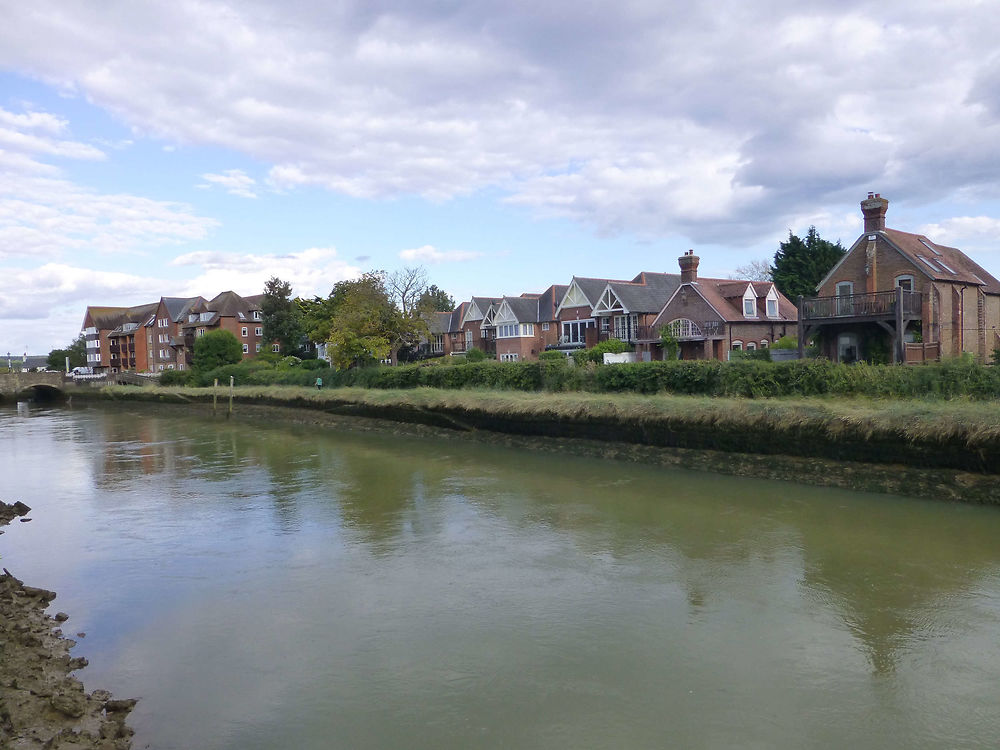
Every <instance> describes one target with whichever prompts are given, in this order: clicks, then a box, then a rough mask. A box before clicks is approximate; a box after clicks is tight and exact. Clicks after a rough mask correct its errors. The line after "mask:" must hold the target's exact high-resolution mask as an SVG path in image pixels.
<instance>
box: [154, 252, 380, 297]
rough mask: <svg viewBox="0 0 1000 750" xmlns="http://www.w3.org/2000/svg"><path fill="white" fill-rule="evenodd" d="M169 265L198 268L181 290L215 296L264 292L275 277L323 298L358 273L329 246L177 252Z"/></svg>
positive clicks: (295, 289)
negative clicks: (282, 250)
mask: <svg viewBox="0 0 1000 750" xmlns="http://www.w3.org/2000/svg"><path fill="white" fill-rule="evenodd" d="M170 265H171V266H177V267H184V266H192V267H199V268H200V269H201V273H200V274H199V275H197V276H196V277H195V278H193V279H192V280H191V281H189V282H185V284H184V285H183V290H182V291H181V293H182V294H183V295H190V296H194V295H199V294H200V295H202V296H206V295H207V296H214V295H215V294H218V293H219V292H223V291H227V290H229V289H232V290H234V291H236V292H238V293H239V294H259V293H261V292H263V291H264V283H265V282H266V281H267V280H268V279H269V278H271V277H272V276H277V277H279V278H280V279H282V280H283V281H287V282H289V283H290V284H291V285H292V291H293V293H294V294H296V295H298V296H301V297H312V296H317V295H318V296H321V297H325V296H326V295H328V294H329V293H330V290H331V289H332V288H333V285H334V284H336V283H337V282H338V281H343V280H345V279H350V278H354V277H357V276H360V275H361V269H360V268H358V267H357V266H354V265H351V264H349V263H347V262H345V261H342V260H340V259H339V258H338V257H337V251H336V250H335V249H334V248H330V247H324V248H308V249H306V250H301V251H297V252H292V253H283V254H253V253H228V252H216V251H200V252H194V253H186V254H184V255H179V256H178V257H176V258H174V259H173V261H171V263H170Z"/></svg>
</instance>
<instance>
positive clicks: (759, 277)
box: [729, 259, 773, 281]
mask: <svg viewBox="0 0 1000 750" xmlns="http://www.w3.org/2000/svg"><path fill="white" fill-rule="evenodd" d="M772 273H773V269H772V268H771V264H770V263H768V262H767V261H766V260H764V259H761V260H752V261H750V262H749V263H746V264H744V265H742V266H736V270H735V271H733V274H732V275H731V276H730V277H729V278H731V279H739V280H740V281H744V280H745V281H771V280H772V278H771V274H772Z"/></svg>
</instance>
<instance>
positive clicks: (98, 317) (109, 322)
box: [83, 305, 128, 329]
mask: <svg viewBox="0 0 1000 750" xmlns="http://www.w3.org/2000/svg"><path fill="white" fill-rule="evenodd" d="M127 311H128V308H127V307H107V306H95V305H88V306H87V312H86V313H84V316H83V322H84V325H83V327H84V328H86V327H87V325H86V323H87V318H90V322H91V325H93V326H94V327H95V328H101V329H110V328H114V327H115V326H117V325H119V324H120V323H121V321H122V317H123V316H124V315H125V313H126V312H127Z"/></svg>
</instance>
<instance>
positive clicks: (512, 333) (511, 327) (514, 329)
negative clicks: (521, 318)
mask: <svg viewBox="0 0 1000 750" xmlns="http://www.w3.org/2000/svg"><path fill="white" fill-rule="evenodd" d="M525 325H531V324H530V323H526V324H525ZM520 330H521V328H520V326H518V324H517V323H504V324H503V325H499V326H497V338H498V339H512V338H515V337H517V336H520V335H521V333H520ZM524 335H525V336H527V335H528V334H524Z"/></svg>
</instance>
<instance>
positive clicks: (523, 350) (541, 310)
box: [491, 284, 567, 362]
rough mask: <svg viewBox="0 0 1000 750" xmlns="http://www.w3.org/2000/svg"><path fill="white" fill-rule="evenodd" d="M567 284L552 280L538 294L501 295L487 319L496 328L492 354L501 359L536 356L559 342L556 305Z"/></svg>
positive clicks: (506, 360) (525, 358) (509, 359)
mask: <svg viewBox="0 0 1000 750" xmlns="http://www.w3.org/2000/svg"><path fill="white" fill-rule="evenodd" d="M566 289H567V286H566V285H563V284H553V285H552V286H550V287H549V288H548V289H546V290H545V291H544V292H542V293H541V294H522V295H521V296H520V297H503V298H502V299H501V300H500V301H499V303H495V304H494V305H493V311H492V315H491V322H492V325H493V328H494V330H495V332H496V355H497V359H499V360H500V361H501V362H517V361H524V360H531V359H538V355H539V354H540V353H541V352H543V351H545V349H546V348H547V347H554V346H555V345H556V344H558V342H559V325H558V318H557V316H556V308H557V307H558V305H559V300H561V299H562V298H563V296H564V295H565V293H566Z"/></svg>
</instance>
